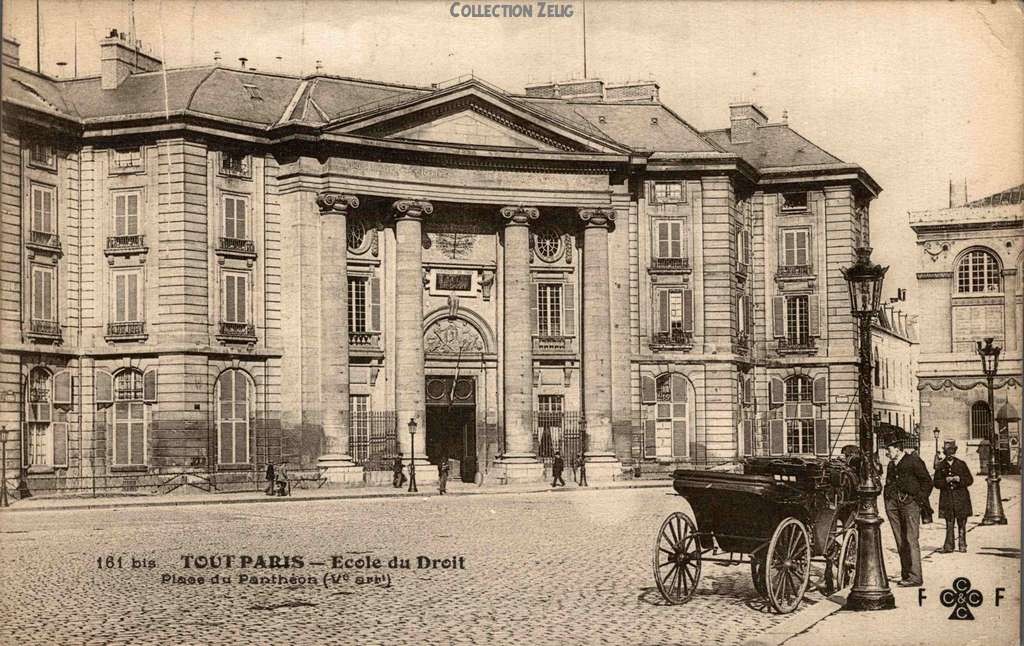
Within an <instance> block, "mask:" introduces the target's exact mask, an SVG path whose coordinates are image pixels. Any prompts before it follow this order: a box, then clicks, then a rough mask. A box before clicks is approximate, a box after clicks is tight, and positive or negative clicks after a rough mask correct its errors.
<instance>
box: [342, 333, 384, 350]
mask: <svg viewBox="0 0 1024 646" xmlns="http://www.w3.org/2000/svg"><path fill="white" fill-rule="evenodd" d="M348 345H349V347H350V348H354V349H357V350H380V332H366V331H363V332H349V333H348Z"/></svg>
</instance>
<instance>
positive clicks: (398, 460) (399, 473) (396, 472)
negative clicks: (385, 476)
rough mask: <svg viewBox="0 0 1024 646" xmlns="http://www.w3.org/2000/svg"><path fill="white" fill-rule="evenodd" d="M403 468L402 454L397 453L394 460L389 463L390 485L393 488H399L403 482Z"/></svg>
mask: <svg viewBox="0 0 1024 646" xmlns="http://www.w3.org/2000/svg"><path fill="white" fill-rule="evenodd" d="M404 469H405V465H404V464H402V454H401V453H399V454H398V455H396V456H395V461H394V463H392V465H391V475H392V477H391V486H393V487H394V488H395V489H401V488H402V486H403V485H404V484H405V480H406V478H405V473H403V470H404Z"/></svg>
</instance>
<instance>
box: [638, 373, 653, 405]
mask: <svg viewBox="0 0 1024 646" xmlns="http://www.w3.org/2000/svg"><path fill="white" fill-rule="evenodd" d="M656 393H657V386H656V385H655V381H654V377H641V378H640V402H641V403H643V404H653V403H654V402H655V401H657V395H656Z"/></svg>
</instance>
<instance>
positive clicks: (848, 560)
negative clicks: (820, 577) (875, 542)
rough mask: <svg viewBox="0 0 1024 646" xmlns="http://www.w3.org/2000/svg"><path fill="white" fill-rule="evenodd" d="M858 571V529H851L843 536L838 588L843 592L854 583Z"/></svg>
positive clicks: (837, 574)
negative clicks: (854, 576)
mask: <svg viewBox="0 0 1024 646" xmlns="http://www.w3.org/2000/svg"><path fill="white" fill-rule="evenodd" d="M856 571H857V528H856V527H851V528H850V529H848V530H846V534H845V535H844V536H843V546H842V547H841V548H840V549H839V562H838V567H837V568H836V586H837V587H838V589H839V590H842V589H843V588H845V587H846V586H848V585H850V584H851V583H853V575H854V574H855V573H856Z"/></svg>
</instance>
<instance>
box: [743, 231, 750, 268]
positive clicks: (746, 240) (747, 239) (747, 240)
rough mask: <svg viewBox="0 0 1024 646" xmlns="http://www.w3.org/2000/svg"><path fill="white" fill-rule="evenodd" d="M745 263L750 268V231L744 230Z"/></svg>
mask: <svg viewBox="0 0 1024 646" xmlns="http://www.w3.org/2000/svg"><path fill="white" fill-rule="evenodd" d="M743 263H744V264H745V265H747V266H750V231H749V230H747V229H744V230H743Z"/></svg>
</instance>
